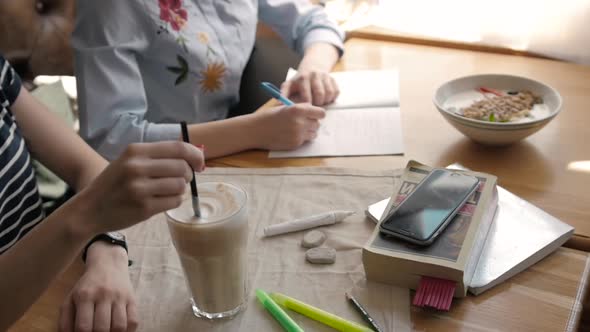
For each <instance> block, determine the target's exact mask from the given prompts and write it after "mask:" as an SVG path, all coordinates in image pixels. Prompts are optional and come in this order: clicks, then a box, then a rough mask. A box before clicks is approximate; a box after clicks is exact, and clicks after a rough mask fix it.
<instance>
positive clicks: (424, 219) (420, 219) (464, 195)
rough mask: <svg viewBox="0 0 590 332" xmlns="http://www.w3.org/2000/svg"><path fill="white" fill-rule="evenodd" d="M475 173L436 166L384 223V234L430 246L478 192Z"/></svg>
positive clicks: (381, 228) (381, 226)
mask: <svg viewBox="0 0 590 332" xmlns="http://www.w3.org/2000/svg"><path fill="white" fill-rule="evenodd" d="M478 185H479V180H478V179H477V178H476V177H475V176H471V175H467V174H463V173H458V172H454V171H451V170H447V169H435V170H433V171H432V172H431V173H430V174H429V175H428V176H426V177H425V178H424V179H423V180H422V182H420V183H419V184H418V185H417V187H416V189H414V191H413V192H411V193H410V194H409V195H408V197H406V199H405V200H404V201H403V202H402V203H401V204H400V205H399V206H398V207H397V208H393V209H392V210H391V211H388V213H387V215H386V217H385V218H383V220H382V221H381V224H380V226H379V227H380V231H381V233H383V234H387V235H391V236H394V237H397V238H400V239H403V240H406V241H409V242H412V243H415V244H419V245H429V244H431V243H432V242H433V241H434V240H435V239H436V237H437V236H438V235H439V234H440V233H441V232H442V231H443V230H444V228H445V227H446V226H447V225H448V224H449V222H450V221H451V220H452V219H453V217H454V216H455V214H457V212H458V211H459V209H460V208H461V207H462V206H463V204H465V202H466V201H467V200H468V199H469V197H470V196H471V195H472V194H473V193H474V192H475V190H476V189H477V187H478Z"/></svg>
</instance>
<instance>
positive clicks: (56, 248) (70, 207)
mask: <svg viewBox="0 0 590 332" xmlns="http://www.w3.org/2000/svg"><path fill="white" fill-rule="evenodd" d="M86 210H87V208H86V207H85V206H84V202H83V201H82V200H81V199H79V198H74V199H72V200H70V201H68V202H67V203H66V204H65V205H64V206H62V207H61V208H60V209H58V210H56V211H55V212H54V213H52V214H51V215H50V216H49V217H47V218H46V219H45V220H44V221H43V222H41V223H40V224H39V225H37V226H36V227H35V228H34V229H33V230H31V232H30V233H28V234H27V235H25V236H24V237H23V238H22V239H21V240H20V241H19V242H17V243H16V245H15V246H13V247H12V248H10V249H9V250H8V251H6V252H5V253H4V254H2V255H0V275H1V276H2V282H0V294H2V297H3V298H4V300H3V301H1V302H0V312H1V313H2V314H1V315H0V331H5V330H6V329H8V327H10V326H11V325H12V324H13V323H14V322H15V321H16V320H18V319H19V318H20V317H21V316H22V315H23V314H24V313H25V311H26V310H27V308H29V306H31V305H32V304H33V303H34V302H35V301H36V300H37V298H38V297H39V296H41V294H42V293H43V292H44V291H45V289H47V287H48V286H49V284H50V283H51V281H52V280H53V279H54V278H55V277H56V276H57V275H59V274H60V273H61V272H62V271H63V270H64V269H65V268H66V267H67V266H68V265H69V264H70V263H71V262H72V261H73V259H74V258H75V257H76V256H77V255H78V254H79V253H80V251H81V250H82V248H83V247H84V245H85V244H86V243H87V242H88V240H90V238H91V237H92V236H93V235H94V232H95V230H93V229H92V228H91V227H86V228H85V227H83V226H84V225H82V224H83V223H81V222H80V218H81V216H83V215H85V211H86ZM86 224H87V225H88V224H90V223H86ZM87 225H86V226H87Z"/></svg>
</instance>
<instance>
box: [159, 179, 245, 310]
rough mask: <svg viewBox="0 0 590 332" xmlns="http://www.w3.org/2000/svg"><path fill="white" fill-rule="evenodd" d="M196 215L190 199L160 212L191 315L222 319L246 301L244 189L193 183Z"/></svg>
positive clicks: (228, 185)
mask: <svg viewBox="0 0 590 332" xmlns="http://www.w3.org/2000/svg"><path fill="white" fill-rule="evenodd" d="M199 199H200V206H201V217H200V218H197V217H195V216H194V212H193V209H192V204H191V199H190V198H188V199H187V200H185V201H184V202H183V203H182V205H181V206H180V207H178V208H176V209H174V210H169V211H167V212H166V219H167V221H168V228H169V229H170V235H171V237H172V242H173V243H174V247H175V248H176V251H177V253H178V257H179V258H180V262H181V264H182V268H183V270H184V275H185V277H186V282H187V286H188V289H189V291H190V296H191V303H192V309H193V312H194V314H195V316H197V317H204V318H209V319H216V318H227V317H231V316H233V315H235V314H237V313H238V312H239V311H240V310H242V309H243V308H244V306H245V305H246V282H247V264H246V263H247V257H248V253H247V252H248V250H247V243H248V207H247V201H248V198H247V195H246V192H245V191H244V190H243V189H241V188H239V187H237V186H235V185H233V184H229V183H223V182H205V183H199Z"/></svg>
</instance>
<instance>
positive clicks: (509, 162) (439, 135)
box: [210, 38, 590, 251]
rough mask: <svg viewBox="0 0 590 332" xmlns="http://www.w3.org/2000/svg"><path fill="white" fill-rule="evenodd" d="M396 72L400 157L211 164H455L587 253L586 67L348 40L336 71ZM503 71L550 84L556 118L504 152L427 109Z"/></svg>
mask: <svg viewBox="0 0 590 332" xmlns="http://www.w3.org/2000/svg"><path fill="white" fill-rule="evenodd" d="M396 67H397V68H399V70H400V100H401V111H402V127H403V139H404V145H405V149H406V153H405V154H404V155H403V156H383V157H360V158H304V159H268V158H267V153H266V152H264V151H252V152H246V153H242V154H238V155H234V156H229V157H226V158H220V159H217V160H214V161H212V162H211V163H210V164H211V165H213V166H234V167H283V166H337V167H356V168H364V169H367V168H370V169H383V168H399V167H404V166H405V164H406V162H407V161H408V160H410V159H415V160H417V161H420V162H422V163H425V164H429V165H432V166H446V165H448V164H451V163H454V162H459V163H461V164H463V165H464V166H466V167H468V168H471V169H473V170H478V171H482V172H488V173H491V174H495V175H496V176H498V180H499V184H500V185H501V186H503V187H504V188H506V189H508V190H509V191H511V192H513V193H515V194H517V195H519V196H521V197H523V198H525V199H527V200H528V201H530V202H531V203H533V204H535V205H537V206H539V207H541V208H542V209H544V210H545V211H547V212H549V213H550V214H552V215H554V216H556V217H558V218H559V219H561V220H563V221H565V222H567V223H568V224H570V225H572V226H574V227H575V228H576V232H575V236H574V239H573V240H572V241H570V242H569V243H568V244H567V245H566V246H570V247H573V248H577V249H582V250H585V251H590V208H589V207H590V166H588V165H587V166H586V169H585V170H583V171H582V170H574V169H571V165H570V163H572V162H575V161H587V162H588V163H590V147H588V145H587V143H586V142H589V141H590V130H589V129H588V124H590V67H584V66H581V65H575V64H570V63H564V62H558V61H553V60H546V59H538V58H530V57H523V56H511V55H501V54H491V53H485V52H474V51H465V50H454V49H446V48H439V47H429V46H419V45H410V44H401V43H393V42H384V41H371V40H364V39H354V38H353V39H351V40H349V41H348V42H347V44H346V53H345V55H344V57H343V59H342V61H341V62H340V64H339V65H338V67H337V68H336V70H357V69H382V68H396ZM482 73H506V74H512V75H520V76H525V77H530V78H533V79H536V80H539V81H541V82H545V83H546V84H549V85H551V86H553V87H554V88H555V89H557V91H559V93H560V94H561V95H562V97H563V100H564V104H563V110H562V112H561V113H560V114H559V115H558V116H557V117H556V118H555V119H554V120H553V121H551V122H550V123H549V124H548V125H547V126H546V127H545V128H543V129H541V130H540V131H539V132H537V133H536V134H534V135H532V136H530V137H529V138H527V139H526V140H524V141H522V142H520V143H517V144H514V145H512V146H508V147H500V148H492V147H484V146H481V145H478V144H475V143H473V142H472V141H471V140H469V139H467V138H466V137H465V136H463V135H462V134H461V133H460V132H458V131H457V130H456V129H455V128H453V127H452V126H451V125H450V124H448V123H447V122H446V121H445V120H444V119H443V117H442V116H441V115H440V114H438V111H437V110H436V108H435V107H434V105H433V103H432V97H433V95H434V92H435V90H436V89H437V88H438V86H440V85H441V84H443V83H444V82H446V81H448V80H450V79H453V78H457V77H461V76H466V75H473V74H482Z"/></svg>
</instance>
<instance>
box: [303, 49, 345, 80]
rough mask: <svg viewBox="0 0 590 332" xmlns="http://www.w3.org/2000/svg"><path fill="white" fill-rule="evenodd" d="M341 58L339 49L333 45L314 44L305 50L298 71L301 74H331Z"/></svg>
mask: <svg viewBox="0 0 590 332" xmlns="http://www.w3.org/2000/svg"><path fill="white" fill-rule="evenodd" d="M339 57H340V54H339V53H338V49H337V48H336V47H335V46H333V45H332V44H328V43H313V44H311V45H310V46H309V47H307V48H306V49H305V54H304V55H303V59H302V60H301V63H300V64H299V68H298V71H299V72H300V73H304V72H310V71H319V72H330V71H331V70H332V68H333V67H334V65H335V64H336V62H337V61H338V58H339Z"/></svg>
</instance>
